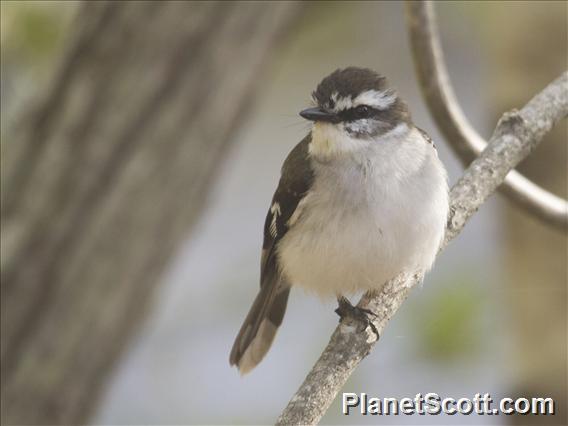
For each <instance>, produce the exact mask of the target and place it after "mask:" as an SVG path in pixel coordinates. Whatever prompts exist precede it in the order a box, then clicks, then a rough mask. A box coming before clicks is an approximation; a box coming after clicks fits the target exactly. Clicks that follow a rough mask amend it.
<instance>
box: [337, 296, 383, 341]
mask: <svg viewBox="0 0 568 426" xmlns="http://www.w3.org/2000/svg"><path fill="white" fill-rule="evenodd" d="M337 303H338V307H337V309H336V310H335V313H336V314H337V315H339V322H341V321H342V320H343V318H346V317H350V318H352V319H354V320H355V321H357V322H359V323H360V324H361V325H362V326H363V328H362V330H365V329H367V327H370V328H371V330H372V331H373V333H375V335H376V336H377V340H378V339H379V337H380V335H379V331H378V330H377V327H375V324H373V321H371V319H370V317H376V316H377V314H375V313H374V312H373V311H371V310H370V309H365V308H360V307H358V306H353V305H352V304H351V302H349V300H347V298H345V297H339V298H338V299H337Z"/></svg>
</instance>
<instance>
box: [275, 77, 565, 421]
mask: <svg viewBox="0 0 568 426" xmlns="http://www.w3.org/2000/svg"><path fill="white" fill-rule="evenodd" d="M567 84H568V73H564V74H562V75H561V76H560V77H559V78H558V79H556V80H555V81H554V82H552V83H551V84H550V85H548V86H547V87H546V88H545V89H544V90H543V91H542V92H541V93H539V94H538V95H537V96H535V97H534V98H533V99H531V101H530V102H529V103H528V104H527V105H526V106H525V107H524V108H523V109H522V110H520V111H511V112H509V113H506V114H505V115H503V117H502V118H501V120H500V121H499V123H498V124H497V128H496V129H495V132H494V133H493V136H492V137H491V140H490V142H489V145H488V146H487V148H486V149H485V150H484V151H483V152H482V153H481V155H480V156H479V158H477V159H476V160H475V161H474V162H473V163H472V164H471V165H470V166H469V167H468V169H467V170H466V171H465V172H464V174H463V176H462V177H461V179H460V180H459V181H458V182H457V183H456V184H455V185H454V186H453V188H452V190H451V192H450V215H449V218H448V224H447V227H446V234H445V237H444V242H443V244H442V248H443V247H445V246H446V244H447V243H448V242H449V241H450V240H452V239H453V238H455V237H456V236H457V235H458V234H459V233H460V231H461V230H462V228H463V227H464V225H465V223H466V222H467V220H468V219H469V217H470V216H471V215H473V214H474V213H475V212H476V211H477V209H478V208H479V207H480V206H481V205H482V204H483V202H484V201H485V200H486V199H487V197H489V195H491V194H492V193H493V192H494V191H495V190H496V189H497V187H498V186H499V185H500V184H501V183H502V182H503V180H504V179H505V176H507V173H509V171H510V170H511V169H513V168H514V167H515V166H516V165H517V164H518V163H519V162H520V161H521V160H523V159H524V158H525V157H526V156H527V155H528V154H529V153H530V152H531V151H532V150H533V149H534V148H535V147H536V146H537V145H538V143H539V142H540V140H541V139H542V137H543V136H544V135H545V134H546V133H547V132H548V131H549V130H550V129H551V128H552V126H553V125H554V124H555V123H557V122H558V121H560V120H561V119H563V118H565V117H566V116H567V115H568V93H567V92H566V85H567ZM421 279H422V274H421V273H416V274H401V275H399V276H397V277H396V278H394V279H393V280H391V281H389V282H387V283H386V284H385V286H384V288H383V289H382V290H381V291H380V292H379V293H378V294H375V295H372V294H366V295H365V296H363V298H362V299H361V301H360V302H359V305H358V306H360V307H363V308H367V309H370V310H372V311H373V312H374V313H376V314H377V316H376V318H375V319H374V320H373V325H374V326H375V328H376V330H377V331H378V332H379V333H382V331H383V330H384V328H385V326H386V325H387V323H388V321H389V320H390V319H391V317H392V316H393V315H394V314H395V313H396V311H397V310H398V309H399V307H400V306H401V305H402V303H403V302H404V300H405V299H406V297H407V296H408V294H409V292H410V290H411V289H412V288H413V287H414V286H415V285H416V284H417V283H419V282H420V281H421ZM359 326H360V324H358V323H356V322H355V321H354V320H352V319H349V318H345V320H344V321H342V322H341V323H340V324H339V325H338V326H337V328H336V329H335V331H334V332H333V334H332V336H331V340H330V342H329V343H328V345H327V347H326V348H325V350H324V351H323V353H322V355H321V356H320V358H319V359H318V361H317V362H316V364H315V365H314V367H313V368H312V370H311V371H310V373H309V374H308V376H307V377H306V379H305V380H304V383H302V385H301V386H300V389H299V390H298V391H297V392H296V394H295V395H294V396H293V397H292V399H291V400H290V402H289V403H288V406H287V407H286V408H285V409H284V411H283V412H282V414H281V415H280V417H279V418H278V420H277V424H278V425H305V424H316V423H318V422H319V420H320V419H321V417H322V416H323V415H324V414H325V412H326V411H327V409H328V408H329V406H330V404H331V403H332V401H333V400H334V398H335V396H336V395H337V393H338V392H339V390H340V389H341V388H342V387H343V385H344V384H345V382H346V381H347V379H348V378H349V376H351V374H352V373H353V371H354V370H355V368H356V367H357V365H358V364H359V362H361V360H362V359H363V358H365V357H366V356H367V355H368V354H369V353H370V352H371V349H372V348H373V346H374V345H375V343H376V337H375V334H374V332H373V331H371V330H370V327H367V329H366V330H365V332H359V331H358V328H359Z"/></svg>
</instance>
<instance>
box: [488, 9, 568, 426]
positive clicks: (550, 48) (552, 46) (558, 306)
mask: <svg viewBox="0 0 568 426" xmlns="http://www.w3.org/2000/svg"><path fill="white" fill-rule="evenodd" d="M489 9H491V12H490V16H489V15H488V16H487V22H488V23H489V27H490V31H489V34H488V36H489V37H491V43H489V45H490V46H492V48H493V49H494V50H493V56H492V58H491V61H492V62H493V63H494V64H495V65H494V71H495V73H492V75H493V81H494V83H495V84H494V86H493V88H492V93H493V94H494V96H495V102H493V105H495V108H496V110H495V114H496V116H497V117H498V114H499V111H506V110H508V109H511V108H512V107H514V106H516V105H522V104H523V103H524V102H526V101H527V93H535V92H537V91H538V90H540V89H541V88H542V87H544V86H546V84H548V83H547V82H548V81H550V80H551V79H553V78H554V77H555V76H556V75H559V74H560V73H561V72H562V71H563V70H564V69H565V68H566V61H567V53H566V52H567V42H566V40H567V39H568V38H567V29H566V23H567V22H566V21H567V18H566V5H565V4H564V3H550V2H548V3H546V4H539V3H538V2H535V3H531V2H528V3H524V4H523V5H517V6H516V7H514V8H513V9H511V6H510V5H508V4H506V3H502V4H498V3H492V4H491V6H490V8H489ZM511 10H513V11H514V13H513V15H512V16H511ZM507 19H512V20H514V21H515V25H511V26H507V25H503V22H506V20H507ZM542 28H546V31H541V29H542ZM519 29H522V30H521V31H519ZM544 47H546V49H544ZM498 71H500V72H498ZM566 154H567V153H566V124H565V123H562V125H560V126H557V127H556V128H555V129H553V131H552V132H551V133H550V134H548V135H547V137H546V140H545V141H544V142H543V143H542V144H541V145H540V146H539V148H538V150H536V151H535V152H534V153H532V154H531V155H530V156H529V157H528V159H527V160H526V161H525V162H524V163H523V164H522V165H521V167H520V168H519V169H520V171H521V172H522V173H523V174H525V176H527V177H528V178H529V179H531V180H534V181H535V182H536V183H538V184H540V185H542V186H543V187H544V188H547V189H550V190H552V191H554V192H555V193H557V194H560V195H562V196H563V197H565V198H566V195H567V187H566V183H567V182H566ZM503 214H504V220H503V222H504V226H505V228H504V233H505V244H506V247H505V250H504V253H505V256H506V257H505V266H506V268H507V269H506V273H507V276H506V278H507V279H506V281H505V283H506V286H507V289H506V290H507V299H508V300H509V304H508V306H507V308H508V310H509V312H510V313H511V325H513V326H514V328H512V329H511V333H512V335H513V339H514V347H513V348H512V349H513V352H512V357H514V358H513V359H512V364H513V366H514V368H515V369H516V373H515V377H518V381H517V383H513V384H512V385H513V386H514V388H513V389H511V392H509V394H510V395H511V396H512V397H528V398H530V397H539V396H540V397H552V398H554V400H555V402H556V410H557V413H556V415H554V416H525V415H523V416H514V417H510V418H509V422H510V423H511V424H519V425H520V424H523V425H528V424H535V425H547V424H555V425H566V424H568V421H567V417H566V414H567V412H566V410H567V406H566V403H567V401H568V394H567V383H566V377H567V370H566V369H567V365H566V363H567V336H568V333H567V294H566V279H567V277H566V259H567V255H568V252H567V240H566V235H565V234H562V233H561V232H558V231H555V230H553V229H551V228H549V227H546V226H544V225H542V224H541V223H539V222H538V221H535V220H534V219H532V218H531V217H530V216H529V215H526V214H524V213H523V212H522V211H519V209H518V208H516V207H515V206H513V205H511V204H509V203H507V204H506V205H505V209H504V213H503Z"/></svg>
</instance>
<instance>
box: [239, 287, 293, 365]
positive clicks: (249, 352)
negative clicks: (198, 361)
mask: <svg viewBox="0 0 568 426" xmlns="http://www.w3.org/2000/svg"><path fill="white" fill-rule="evenodd" d="M277 287H278V286H263V287H262V288H261V289H260V292H259V293H258V295H257V296H256V298H255V299H254V303H253V304H252V307H251V308H250V311H249V313H248V315H247V317H246V318H245V321H244V323H243V325H242V326H241V329H240V331H239V334H238V335H237V338H236V339H235V343H233V349H232V350H231V355H230V358H229V362H230V363H231V365H236V366H237V368H238V369H239V372H240V373H241V374H246V373H248V372H249V371H250V370H252V369H253V368H254V367H256V366H257V365H258V364H259V363H260V361H262V359H263V358H264V356H265V355H266V353H267V352H268V349H270V346H271V345H272V341H273V340H274V336H275V335H276V331H277V330H278V327H279V326H280V324H282V319H283V318H284V313H285V312H286V305H287V303H288V296H289V294H290V287H284V288H277Z"/></svg>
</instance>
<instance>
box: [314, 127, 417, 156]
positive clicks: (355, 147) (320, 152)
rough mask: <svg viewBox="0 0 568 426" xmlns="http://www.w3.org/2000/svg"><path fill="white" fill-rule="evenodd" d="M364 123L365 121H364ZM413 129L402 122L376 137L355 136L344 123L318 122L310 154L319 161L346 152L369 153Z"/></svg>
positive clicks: (398, 138) (399, 138)
mask: <svg viewBox="0 0 568 426" xmlns="http://www.w3.org/2000/svg"><path fill="white" fill-rule="evenodd" d="M362 125H364V123H362ZM410 131H411V129H410V128H409V127H408V125H407V124H406V123H401V124H399V125H398V126H396V127H395V128H394V129H392V130H390V131H389V132H387V133H385V134H383V135H381V136H378V137H375V138H354V137H352V136H351V135H349V133H348V132H347V131H346V130H345V125H344V123H339V124H331V123H323V122H318V123H315V124H314V126H313V128H312V141H311V143H310V147H309V153H310V155H311V156H312V157H313V158H314V159H316V160H319V161H329V160H332V159H334V158H338V157H341V156H344V155H346V154H348V155H349V154H357V153H361V154H366V153H367V154H368V153H369V150H371V151H374V150H375V149H376V148H379V149H380V147H381V146H382V145H385V143H387V144H388V143H393V142H396V141H397V140H402V139H404V138H406V137H407V136H408V135H409V133H410Z"/></svg>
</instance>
